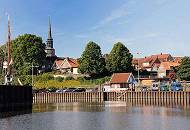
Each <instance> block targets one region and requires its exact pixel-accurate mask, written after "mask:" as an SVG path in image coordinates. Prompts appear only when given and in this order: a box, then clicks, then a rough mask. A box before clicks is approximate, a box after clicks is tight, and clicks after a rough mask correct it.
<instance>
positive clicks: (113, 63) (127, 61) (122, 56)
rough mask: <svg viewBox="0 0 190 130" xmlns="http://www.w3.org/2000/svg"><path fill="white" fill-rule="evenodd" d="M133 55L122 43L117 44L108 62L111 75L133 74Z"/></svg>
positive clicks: (107, 66)
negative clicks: (120, 73)
mask: <svg viewBox="0 0 190 130" xmlns="http://www.w3.org/2000/svg"><path fill="white" fill-rule="evenodd" d="M132 59H133V55H132V54H131V53H130V52H129V50H128V49H127V48H126V47H125V46H124V45H123V44H122V43H120V42H118V43H116V44H115V45H114V47H113V49H112V50H111V52H110V54H109V56H108V59H107V61H106V68H107V69H108V71H109V72H110V73H115V72H131V71H132Z"/></svg>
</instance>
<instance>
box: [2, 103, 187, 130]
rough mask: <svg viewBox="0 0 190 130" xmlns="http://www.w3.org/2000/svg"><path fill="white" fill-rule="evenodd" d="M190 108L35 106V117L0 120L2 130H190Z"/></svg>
mask: <svg viewBox="0 0 190 130" xmlns="http://www.w3.org/2000/svg"><path fill="white" fill-rule="evenodd" d="M189 122H190V108H189V107H187V106H186V107H184V106H181V105H179V104H177V105H176V106H174V105H173V106H169V107H168V106H165V105H162V106H157V105H146V104H139V103H135V102H122V101H118V102H93V103H60V104H59V103H56V104H35V105H33V113H32V114H26V115H21V116H15V117H9V118H4V119H0V130H47V129H49V130H125V129H129V130H138V129H139V130H147V129H150V130H151V129H154V130H170V129H171V130H178V129H183V130H189V129H190V125H189Z"/></svg>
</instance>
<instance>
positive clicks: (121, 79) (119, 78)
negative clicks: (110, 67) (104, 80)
mask: <svg viewBox="0 0 190 130" xmlns="http://www.w3.org/2000/svg"><path fill="white" fill-rule="evenodd" d="M131 74H132V73H114V74H113V75H112V77H111V80H110V83H111V84H113V83H128V80H129V77H130V75H131Z"/></svg>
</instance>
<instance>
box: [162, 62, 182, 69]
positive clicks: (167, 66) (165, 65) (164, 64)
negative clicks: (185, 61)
mask: <svg viewBox="0 0 190 130" xmlns="http://www.w3.org/2000/svg"><path fill="white" fill-rule="evenodd" d="M179 65H180V64H179V63H176V62H173V61H170V62H162V63H161V64H160V67H162V68H164V69H165V70H170V69H171V67H177V66H179Z"/></svg>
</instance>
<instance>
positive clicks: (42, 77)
mask: <svg viewBox="0 0 190 130" xmlns="http://www.w3.org/2000/svg"><path fill="white" fill-rule="evenodd" d="M53 79H54V77H53V76H52V75H50V74H47V73H44V74H42V75H38V76H36V79H35V81H41V82H46V81H48V80H53Z"/></svg>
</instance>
